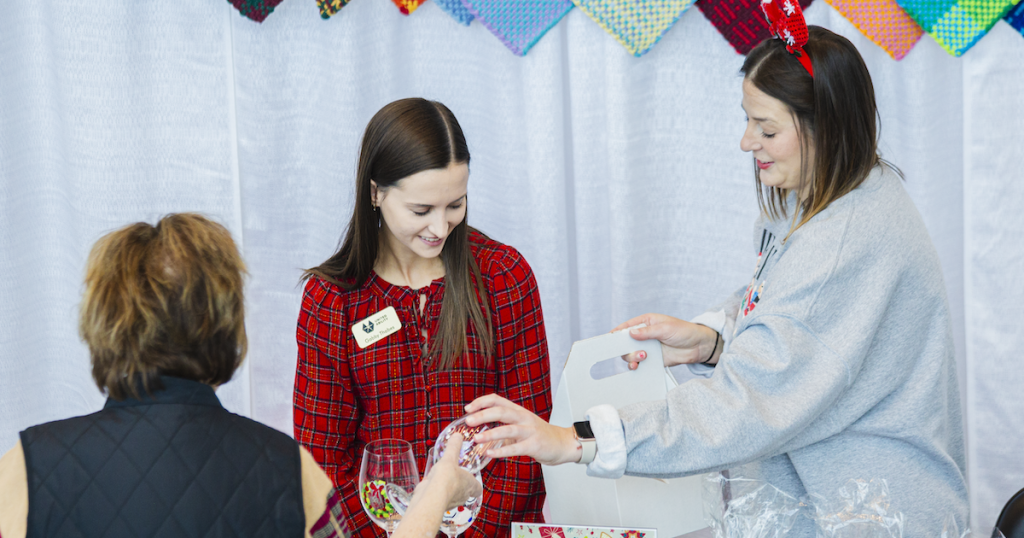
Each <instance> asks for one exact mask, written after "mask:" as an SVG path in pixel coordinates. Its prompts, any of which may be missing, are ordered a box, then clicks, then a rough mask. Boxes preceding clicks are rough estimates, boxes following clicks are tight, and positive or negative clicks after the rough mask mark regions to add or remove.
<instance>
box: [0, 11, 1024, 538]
mask: <svg viewBox="0 0 1024 538" xmlns="http://www.w3.org/2000/svg"><path fill="white" fill-rule="evenodd" d="M807 17H808V19H809V22H810V23H812V24H819V25H822V26H825V27H827V28H830V29H832V30H834V31H836V32H838V33H841V34H843V35H845V36H847V37H849V38H850V39H851V40H852V41H853V42H854V43H855V44H857V46H858V48H859V49H860V51H861V53H862V54H863V55H864V57H865V60H866V61H867V63H868V66H869V68H870V70H871V73H872V76H873V77H874V82H875V89H876V92H877V95H878V101H879V106H880V109H881V116H882V145H881V147H882V151H883V154H884V157H886V158H887V159H889V160H890V161H892V162H894V163H896V164H897V165H899V166H900V168H902V170H903V172H904V173H905V174H906V186H907V189H908V190H909V191H910V193H911V195H912V197H913V199H914V200H915V202H916V203H917V205H918V208H919V209H920V211H921V213H922V215H923V216H924V219H925V222H926V223H927V225H928V228H929V230H930V231H931V234H932V238H933V240H934V241H935V244H936V247H937V248H938V251H939V254H940V256H941V258H942V262H943V269H944V271H945V277H946V284H947V288H948V292H949V300H950V305H951V307H952V310H953V315H954V321H955V326H954V330H955V333H956V334H955V336H956V343H957V351H958V358H959V364H960V373H961V389H962V394H963V400H964V403H965V411H966V428H967V432H968V434H969V447H970V451H969V453H970V458H969V468H970V469H969V472H970V476H969V480H970V487H971V501H972V509H973V511H974V519H975V522H974V526H975V527H976V528H979V527H988V528H990V527H991V525H992V524H993V522H994V520H995V517H996V515H997V514H998V513H999V510H1000V508H1001V506H1002V504H1003V503H1004V502H1005V501H1006V500H1007V499H1008V498H1009V496H1010V495H1011V494H1012V493H1013V492H1015V491H1016V490H1017V489H1020V488H1021V487H1024V465H1022V463H1021V459H1020V456H1019V454H1020V453H1021V451H1022V449H1024V403H1022V402H1021V399H1020V397H1019V396H1017V395H1018V394H1019V393H1020V387H1021V386H1022V385H1024V369H1022V366H1024V360H1022V359H1021V351H1020V350H1021V349H1024V330H1022V325H1021V322H1020V319H1021V318H1020V316H1018V315H1016V314H1015V313H1014V310H1013V309H1014V308H1015V307H1017V306H1019V305H1021V304H1024V286H1021V285H1020V283H1019V282H1018V281H1017V278H1018V275H1017V274H1016V272H1017V271H1018V270H1021V269H1022V268H1024V241H1022V240H1021V236H1022V235H1024V216H1022V213H1021V210H1020V207H1021V205H1022V204H1024V181H1022V180H1024V172H1022V171H1021V170H1022V165H1021V163H1022V162H1024V150H1022V146H1021V143H1020V134H1021V132H1024V106H1022V105H1021V104H1020V96H1021V95H1024V38H1022V36H1021V35H1019V34H1018V33H1016V32H1015V31H1014V30H1013V29H1012V28H1011V27H1009V26H1008V25H1007V24H1005V23H1002V22H1000V23H999V24H997V25H996V27H995V28H994V30H993V31H992V33H991V34H990V35H989V36H987V37H985V38H983V39H982V40H981V42H980V43H979V44H978V45H977V46H975V47H974V49H972V50H971V51H969V52H968V53H967V54H965V55H964V56H963V57H962V58H953V57H951V56H949V55H948V54H947V53H946V52H944V51H943V50H942V49H941V48H940V47H939V46H938V45H936V44H935V42H934V41H933V40H932V39H931V38H929V37H928V36H925V37H924V38H923V39H922V41H921V42H920V43H919V44H918V45H917V47H916V48H915V49H914V50H913V51H912V52H911V53H910V54H909V55H908V56H907V57H906V58H905V59H904V60H902V61H900V62H895V61H893V60H892V59H891V58H889V56H888V55H887V54H886V53H885V52H884V51H882V50H881V49H880V48H878V47H877V46H875V45H874V44H872V43H871V42H870V41H868V40H867V39H866V38H864V37H863V36H862V35H861V34H860V33H859V32H858V31H857V30H856V28H854V27H853V26H852V25H851V24H850V23H849V22H848V21H846V20H845V19H844V18H842V17H841V16H840V15H839V14H838V13H837V12H835V11H834V10H833V9H832V8H831V7H830V6H829V5H828V4H826V3H825V2H824V1H823V0H817V1H816V2H815V3H814V4H813V5H812V6H811V7H810V8H809V9H808V10H807ZM741 63H742V57H741V56H739V55H737V54H736V53H735V52H734V51H733V50H732V48H731V47H730V46H729V45H728V43H727V42H726V41H725V40H724V39H723V38H722V37H721V36H720V35H719V34H718V33H717V31H716V30H715V29H714V27H712V26H711V24H710V23H708V22H707V21H706V20H705V19H704V17H703V15H701V13H700V12H699V11H698V10H697V9H695V8H694V9H690V10H689V11H687V12H686V13H685V14H684V15H683V16H682V17H681V18H680V20H679V22H678V23H677V24H676V26H675V27H674V28H672V29H671V30H670V31H669V32H668V33H667V34H666V35H665V36H664V37H663V38H662V40H661V41H660V43H659V44H658V45H657V46H655V47H654V49H653V50H652V51H651V52H650V53H648V54H647V55H645V56H644V57H642V58H635V57H632V56H630V55H628V54H627V53H626V51H625V49H623V47H622V46H621V45H619V44H618V43H617V42H616V41H615V40H614V39H613V38H612V37H611V36H610V35H608V34H606V33H605V31H604V30H602V29H601V28H600V27H599V26H598V25H597V24H595V23H594V22H593V21H591V20H590V19H589V18H587V17H586V16H585V15H584V14H583V13H582V12H580V11H578V10H574V11H572V12H570V13H569V15H568V16H567V17H566V18H565V19H563V20H562V21H561V22H560V23H559V24H558V25H557V26H555V27H554V28H553V29H552V30H551V31H550V32H549V33H548V34H547V35H546V36H545V37H544V38H543V39H541V41H540V42H539V43H538V44H537V45H536V46H535V47H534V48H533V49H532V50H531V51H530V52H529V54H528V56H526V57H524V58H520V57H516V56H514V55H513V54H512V53H511V52H509V51H508V50H507V49H506V48H505V47H504V46H503V45H502V44H501V42H500V41H498V40H497V39H496V38H494V37H493V36H492V35H491V34H490V33H489V32H488V31H487V30H486V29H484V28H483V27H482V26H481V25H480V24H479V23H476V22H474V23H473V24H472V25H471V26H469V27H468V28H467V27H462V26H460V25H458V24H457V23H456V22H455V21H453V20H452V19H450V18H449V17H448V16H447V15H446V14H445V13H443V12H442V11H441V10H440V9H439V8H438V7H437V6H436V5H433V3H431V2H427V3H426V4H424V5H423V6H422V7H421V8H419V10H418V11H416V12H415V13H414V14H413V15H412V16H409V17H405V16H402V15H400V14H399V13H398V11H397V9H396V8H395V7H394V6H393V5H392V4H391V3H390V2H387V1H385V0H358V1H354V2H352V3H351V4H350V5H348V6H347V7H345V8H344V9H343V10H342V11H341V13H340V14H338V15H337V16H335V17H333V18H332V19H330V20H328V21H323V20H321V19H320V18H319V16H318V13H317V11H316V6H315V2H314V1H313V0H286V1H285V2H283V4H282V5H280V6H279V7H278V8H277V9H276V10H275V11H274V13H272V14H271V15H270V16H269V17H268V18H267V20H266V21H265V22H264V23H263V24H262V25H258V24H256V23H254V22H252V21H250V20H248V19H245V18H243V17H240V16H239V14H238V12H237V11H235V10H234V9H233V8H231V7H230V5H229V4H228V3H227V2H225V1H223V0H180V1H175V2H135V1H131V0H106V1H99V2H90V3H75V2H70V3H63V4H62V5H61V6H60V8H59V9H55V8H54V7H53V6H51V5H49V4H48V3H45V2H35V1H31V0H13V1H10V2H4V3H3V6H2V7H0V452H2V451H6V450H7V449H8V448H10V447H11V446H12V445H13V444H14V443H15V441H16V440H17V435H18V432H19V431H20V430H22V429H24V428H26V427H28V426H30V425H33V424H37V423H40V422H44V421H49V420H55V419H59V418H64V417H68V416H72V415H78V414H84V413H88V412H92V411H95V410H97V409H98V408H99V407H100V406H101V405H102V403H103V396H102V395H101V394H100V392H99V391H98V390H97V388H96V387H95V385H94V384H93V383H92V381H91V378H90V374H89V358H88V352H87V350H86V348H85V347H84V345H83V344H82V343H81V342H80V341H79V339H78V336H77V325H76V323H77V313H78V303H79V300H80V294H81V289H82V286H81V279H82V274H83V268H84V263H85V258H86V255H87V253H88V250H89V248H90V246H91V245H92V243H93V242H94V241H95V240H96V239H97V238H99V237H100V236H101V235H102V234H104V233H106V232H108V231H110V230H113V229H115V228H118V227H120V226H123V225H125V224H128V223H130V222H135V221H139V220H146V221H149V222H153V221H154V220H156V219H157V218H159V217H160V216H162V215H164V214H166V213H169V212H179V211H199V212H202V213H204V214H206V215H208V216H211V217H212V218H214V219H216V220H218V221H220V222H222V223H223V224H225V225H226V226H227V227H228V228H229V229H230V230H231V232H232V234H233V235H234V237H235V240H236V241H237V242H238V244H239V246H240V247H241V249H242V252H243V255H244V257H245V259H246V261H247V263H248V265H249V271H250V277H249V280H248V288H247V294H248V295H247V308H248V312H247V327H248V333H249V338H250V352H249V356H248V359H247V361H246V363H245V365H244V366H243V368H242V369H241V370H240V371H239V372H238V374H236V376H235V379H234V380H233V381H232V382H230V383H228V384H227V385H225V386H223V387H222V388H221V389H220V390H219V392H218V394H219V396H220V397H221V399H222V400H223V401H224V403H225V404H226V405H227V407H228V408H229V409H231V410H233V411H236V412H238V413H241V414H244V415H248V416H251V417H253V418H255V419H257V420H260V421H262V422H265V423H267V424H270V425H272V426H274V427H275V428H278V429H280V430H282V431H285V432H288V433H291V393H292V380H293V374H294V365H295V355H296V349H295V340H294V332H295V320H296V317H297V313H298V308H299V301H300V292H301V288H300V287H298V279H299V276H300V271H301V269H302V268H305V267H310V266H312V265H316V264H317V263H319V262H321V261H323V260H324V259H325V258H326V257H328V256H329V255H330V254H331V253H332V252H333V250H334V248H335V247H336V245H337V241H338V238H339V237H340V236H341V234H342V232H343V229H344V226H345V224H346V222H347V219H348V216H349V215H350V212H351V204H352V198H353V179H352V178H353V174H354V170H355V159H356V151H357V146H358V141H359V138H360V136H361V134H362V129H363V127H364V126H365V124H366V122H367V121H368V120H369V118H370V116H372V115H373V113H374V112H376V111H377V110H378V109H379V108H380V107H381V106H383V105H384V104H386V103H388V102H390V101H392V100H394V99H397V98H401V97H407V96H424V97H428V98H431V99H437V100H440V101H442V102H444V103H445V104H447V105H448V106H449V107H450V108H451V109H452V110H453V111H454V113H455V114H456V116H457V117H458V118H459V121H460V122H461V124H462V126H463V128H464V130H465V132H466V135H467V138H468V140H469V144H470V150H471V152H472V154H473V160H472V165H471V180H470V187H469V189H470V191H469V218H470V222H471V224H473V225H474V226H476V227H478V228H481V229H482V230H484V231H485V232H487V233H488V234H490V235H491V236H493V237H495V238H496V239H498V240H500V241H503V242H506V243H509V244H511V245H513V246H515V247H516V248H518V249H519V250H520V251H521V252H522V253H523V254H524V255H525V256H526V258H527V260H528V261H529V262H530V264H531V265H532V266H533V268H534V271H535V272H536V275H537V280H538V282H539V285H540V290H541V295H542V298H543V308H544V313H545V320H546V327H547V332H548V339H549V346H550V351H551V361H552V372H553V379H552V381H553V383H554V384H555V385H557V382H558V375H559V372H560V369H561V366H562V364H563V363H564V361H565V357H566V356H567V355H568V352H569V348H570V346H571V344H572V342H573V341H575V340H578V339H581V338H586V337H590V336H594V335H596V334H599V333H602V332H606V331H608V330H609V329H610V328H611V327H613V326H615V325H616V324H618V323H619V322H621V321H624V320H626V319H628V318H629V317H632V316H634V315H638V314H641V313H643V312H647V311H656V312H663V313H667V314H672V315H676V316H680V317H689V316H693V315H696V314H697V313H699V312H700V311H702V310H703V308H704V307H706V306H708V305H710V304H712V303H714V302H717V301H718V300H719V299H720V298H722V297H723V296H724V295H725V294H727V293H729V292H730V291H732V290H734V289H735V288H737V287H739V286H740V285H742V284H744V283H745V282H746V279H747V278H748V277H749V270H750V268H751V266H752V264H753V262H754V260H753V257H752V256H753V255H752V252H751V248H750V233H751V226H752V224H753V221H754V218H755V216H756V214H757V205H756V198H755V195H754V189H753V186H752V185H753V179H752V173H753V172H752V166H751V162H750V158H749V156H747V155H745V154H743V153H742V152H741V151H740V149H739V138H740V135H741V134H742V130H743V125H744V121H743V113H742V111H741V109H740V106H739V103H740V78H739V77H738V75H737V71H738V69H739V67H740V64H741ZM866 478H870V477H866Z"/></svg>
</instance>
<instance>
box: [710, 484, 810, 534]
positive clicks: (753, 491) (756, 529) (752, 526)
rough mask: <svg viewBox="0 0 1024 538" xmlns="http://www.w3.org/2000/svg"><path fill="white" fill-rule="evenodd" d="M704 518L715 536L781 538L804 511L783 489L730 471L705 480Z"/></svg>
mask: <svg viewBox="0 0 1024 538" xmlns="http://www.w3.org/2000/svg"><path fill="white" fill-rule="evenodd" d="M703 497H704V519H705V521H707V524H708V527H711V532H712V533H713V534H714V536H715V538H782V537H784V536H786V535H787V534H789V530H790V529H792V528H793V523H795V522H796V518H797V517H798V516H799V514H800V511H801V506H800V502H799V501H798V500H797V499H795V498H793V497H791V496H790V495H787V494H785V493H783V492H782V491H781V490H779V489H778V488H776V487H775V486H772V485H771V484H768V483H767V482H763V481H761V480H754V479H749V478H730V477H729V475H728V473H727V472H722V473H711V474H709V475H707V476H706V477H705V479H704V494H703Z"/></svg>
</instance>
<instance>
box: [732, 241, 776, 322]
mask: <svg viewBox="0 0 1024 538" xmlns="http://www.w3.org/2000/svg"><path fill="white" fill-rule="evenodd" d="M778 251H779V249H778V247H776V246H775V235H774V234H773V233H771V232H769V231H768V230H763V231H762V232H761V249H760V250H759V251H758V253H757V263H756V264H755V265H754V277H753V278H751V279H750V285H748V286H747V292H746V293H744V294H743V302H742V303H741V304H740V319H743V318H746V317H747V316H749V315H750V313H751V312H753V311H754V308H756V307H757V303H758V302H760V301H761V296H762V295H764V286H765V284H766V281H764V280H761V273H763V272H764V268H765V266H767V265H768V260H769V259H771V257H772V255H773V254H775V253H777V252H778Z"/></svg>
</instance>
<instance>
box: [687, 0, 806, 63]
mask: <svg viewBox="0 0 1024 538" xmlns="http://www.w3.org/2000/svg"><path fill="white" fill-rule="evenodd" d="M811 2H812V0H800V7H801V8H803V9H807V6H809V5H811ZM697 7H698V8H700V11H701V13H703V14H704V16H705V17H706V18H707V19H708V21H710V22H711V24H713V25H714V26H715V28H717V29H718V31H719V32H720V33H721V34H722V36H723V37H725V39H726V41H728V42H729V44H730V45H732V48H734V49H736V52H738V53H740V54H743V55H746V54H747V53H748V52H750V49H752V48H754V47H755V46H757V44H758V43H760V42H761V41H764V40H765V39H767V38H769V37H771V35H772V33H771V30H769V28H768V21H766V20H765V18H764V13H762V12H761V0H697Z"/></svg>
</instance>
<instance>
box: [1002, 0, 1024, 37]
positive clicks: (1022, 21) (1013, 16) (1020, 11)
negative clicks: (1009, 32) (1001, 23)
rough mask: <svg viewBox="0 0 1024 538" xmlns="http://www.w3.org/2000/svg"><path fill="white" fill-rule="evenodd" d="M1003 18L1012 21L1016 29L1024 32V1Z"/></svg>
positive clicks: (1011, 23) (1011, 24)
mask: <svg viewBox="0 0 1024 538" xmlns="http://www.w3.org/2000/svg"><path fill="white" fill-rule="evenodd" d="M1003 20H1005V21H1006V22H1008V23H1010V26H1013V28H1014V29H1015V30H1017V31H1018V32H1020V33H1021V34H1024V1H1021V2H1019V3H1018V4H1017V6H1016V7H1014V8H1013V9H1011V10H1010V12H1009V13H1007V14H1006V16H1005V17H1003Z"/></svg>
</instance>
